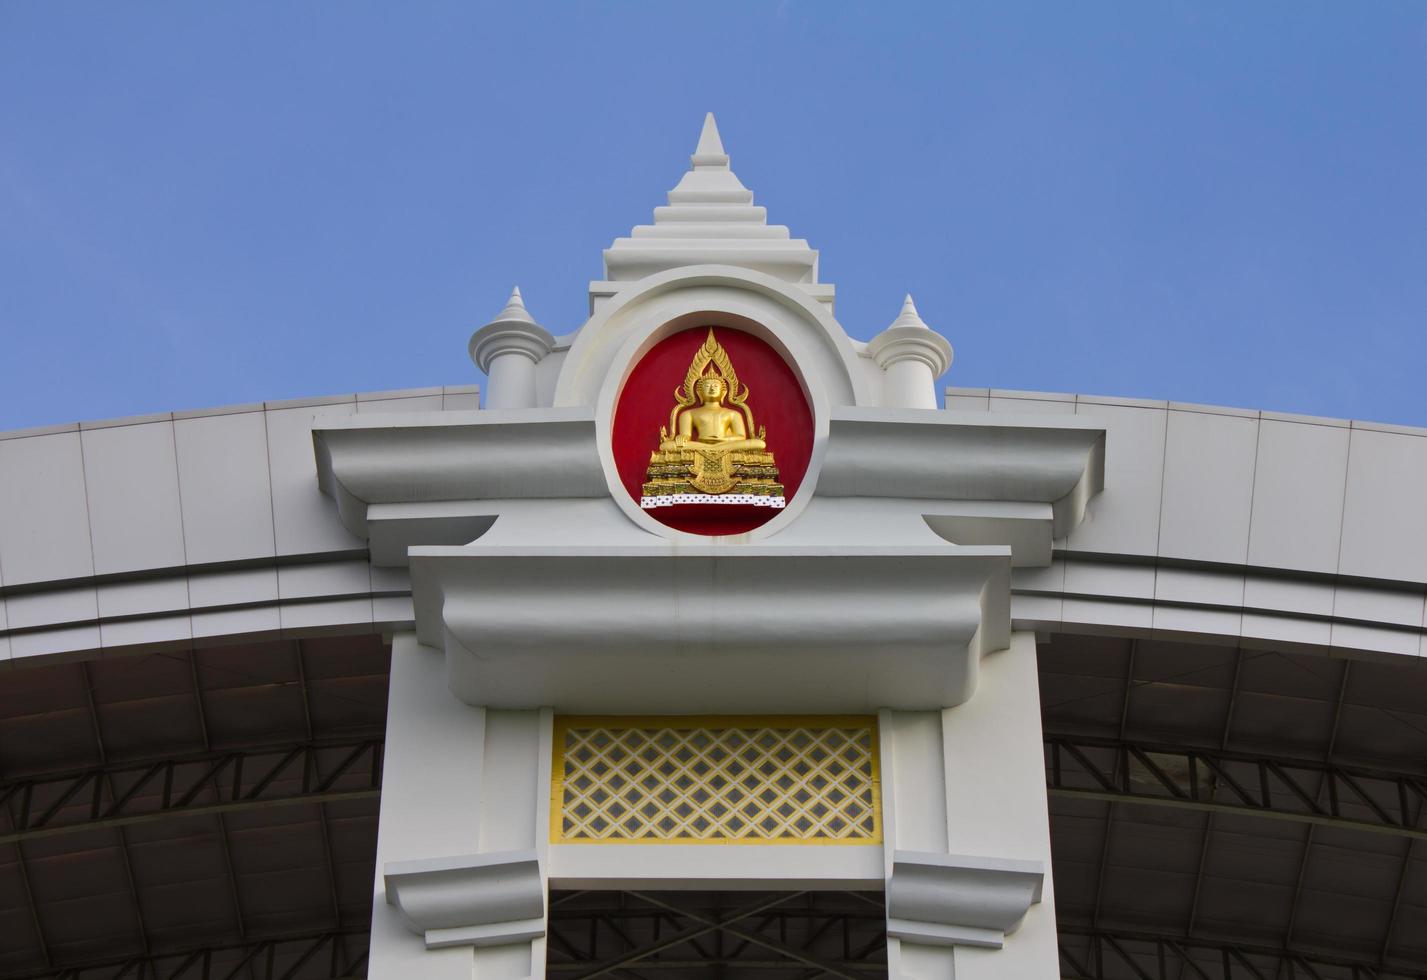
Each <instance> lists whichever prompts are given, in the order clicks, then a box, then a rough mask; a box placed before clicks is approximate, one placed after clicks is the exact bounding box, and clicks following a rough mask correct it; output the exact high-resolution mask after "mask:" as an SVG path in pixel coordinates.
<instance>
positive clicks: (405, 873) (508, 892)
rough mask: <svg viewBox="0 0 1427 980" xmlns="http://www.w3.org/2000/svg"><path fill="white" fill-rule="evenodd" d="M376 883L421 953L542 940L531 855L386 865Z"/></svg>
mask: <svg viewBox="0 0 1427 980" xmlns="http://www.w3.org/2000/svg"><path fill="white" fill-rule="evenodd" d="M382 880H383V883H384V885H385V888H386V901H387V904H388V905H392V906H395V907H396V908H397V910H398V911H400V912H401V917H402V919H403V920H405V922H406V925H407V928H409V929H410V930H411V931H412V932H414V933H416V934H417V935H419V936H422V937H423V938H424V939H425V940H426V948H427V949H439V948H441V947H445V946H499V945H503V944H505V943H514V942H521V941H525V940H530V939H538V938H539V937H541V936H543V935H545V883H544V881H543V880H542V878H541V874H540V862H539V859H538V858H537V857H536V854H535V852H534V851H503V852H500V853H495V854H471V855H461V856H458V857H450V858H432V859H425V860H419V861H391V862H388V863H387V864H386V865H385V866H384V867H383V868H382Z"/></svg>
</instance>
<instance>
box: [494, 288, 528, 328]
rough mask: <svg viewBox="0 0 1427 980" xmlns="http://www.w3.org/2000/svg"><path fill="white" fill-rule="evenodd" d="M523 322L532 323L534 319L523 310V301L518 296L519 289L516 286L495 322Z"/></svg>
mask: <svg viewBox="0 0 1427 980" xmlns="http://www.w3.org/2000/svg"><path fill="white" fill-rule="evenodd" d="M506 320H524V321H525V322H527V323H534V322H535V318H534V317H533V316H531V315H530V312H529V311H528V310H527V309H526V308H525V300H524V298H523V297H522V296H521V295H520V287H519V286H516V287H515V288H514V289H512V290H511V291H510V299H508V300H506V301H505V309H503V310H501V311H500V312H499V313H497V314H496V318H495V321H492V322H501V321H506Z"/></svg>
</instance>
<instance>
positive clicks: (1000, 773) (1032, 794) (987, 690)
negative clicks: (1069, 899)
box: [879, 633, 1060, 980]
mask: <svg viewBox="0 0 1427 980" xmlns="http://www.w3.org/2000/svg"><path fill="white" fill-rule="evenodd" d="M879 730H880V736H881V739H882V779H883V807H884V813H883V829H884V834H885V838H886V840H885V852H886V856H885V861H884V864H885V868H886V875H887V885H886V889H887V890H886V895H887V920H888V921H887V968H888V976H889V977H891V978H892V980H1013V978H1014V980H1056V978H1057V977H1058V976H1059V975H1060V964H1059V954H1058V951H1057V946H1056V928H1055V908H1054V905H1055V903H1054V898H1053V896H1052V894H1051V880H1050V821H1049V815H1048V811H1047V806H1046V792H1045V763H1044V756H1043V749H1042V739H1041V725H1040V695H1039V692H1038V689H1037V673H1036V651H1035V637H1034V635H1032V634H1029V633H1016V634H1013V635H1012V638H1011V644H1010V646H1009V648H1007V649H1005V650H999V651H996V652H994V653H991V654H988V655H987V656H986V657H985V659H984V660H983V661H982V663H981V676H980V681H979V683H978V685H977V690H976V694H975V696H973V697H972V698H971V699H970V700H969V701H967V702H965V703H963V704H961V705H958V706H957V707H955V708H948V709H946V710H944V711H941V712H901V711H883V712H882V713H881V714H880V717H879Z"/></svg>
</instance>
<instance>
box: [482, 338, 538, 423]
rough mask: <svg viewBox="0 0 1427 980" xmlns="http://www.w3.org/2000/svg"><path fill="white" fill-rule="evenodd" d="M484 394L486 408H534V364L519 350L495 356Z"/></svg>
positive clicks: (488, 372)
mask: <svg viewBox="0 0 1427 980" xmlns="http://www.w3.org/2000/svg"><path fill="white" fill-rule="evenodd" d="M485 392H486V408H497V409H499V408H534V407H535V404H536V391H535V361H534V360H533V359H532V358H531V357H529V356H528V355H527V354H526V353H525V351H524V350H521V349H518V348H515V349H507V350H503V351H501V352H500V353H499V354H495V355H492V356H491V359H490V362H489V366H488V367H487V368H486V387H485Z"/></svg>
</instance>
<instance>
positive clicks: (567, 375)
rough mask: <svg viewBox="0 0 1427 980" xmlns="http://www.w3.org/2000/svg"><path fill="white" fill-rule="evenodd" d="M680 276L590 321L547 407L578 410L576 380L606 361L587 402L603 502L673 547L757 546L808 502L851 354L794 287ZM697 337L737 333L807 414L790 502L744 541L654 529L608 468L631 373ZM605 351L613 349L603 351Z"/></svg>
mask: <svg viewBox="0 0 1427 980" xmlns="http://www.w3.org/2000/svg"><path fill="white" fill-rule="evenodd" d="M678 271H679V273H680V275H677V276H651V277H650V281H648V282H646V284H645V285H644V288H641V289H639V290H637V291H636V292H633V293H631V294H630V295H629V296H628V297H623V296H621V297H616V299H615V301H612V306H611V307H610V308H608V309H604V310H601V311H600V313H599V314H597V315H596V316H595V317H592V318H591V320H590V322H589V323H588V324H586V326H585V328H584V329H583V330H581V331H580V335H579V338H578V339H577V340H576V343H575V344H574V346H573V347H571V349H570V353H569V355H568V356H567V358H566V364H565V368H566V369H567V370H562V372H561V379H560V384H559V385H558V386H557V389H556V396H555V403H556V405H560V404H562V403H563V404H570V403H571V401H573V403H575V404H578V403H579V400H581V399H580V396H581V394H582V393H581V392H580V390H579V389H580V388H581V387H582V386H581V385H580V383H579V382H580V380H581V377H580V375H581V373H582V372H581V368H586V369H587V371H586V372H583V373H584V374H585V380H586V382H588V381H590V380H593V379H592V378H590V377H589V375H590V374H592V373H593V372H594V370H598V367H599V366H600V365H597V364H594V363H590V362H593V361H600V360H604V359H605V357H607V358H608V360H607V362H606V363H605V364H604V365H603V367H604V368H605V370H604V371H603V372H602V373H603V378H602V380H601V382H600V385H599V390H598V395H597V397H596V398H595V432H596V442H597V444H598V450H599V455H600V465H601V466H602V467H603V469H604V472H605V479H606V480H607V481H608V483H609V489H610V494H611V496H612V497H613V498H614V500H615V503H616V504H617V505H618V506H619V508H620V509H621V510H623V511H624V513H625V516H627V517H628V518H629V519H630V520H631V521H633V522H634V523H635V524H637V525H638V526H639V527H641V528H643V529H645V530H646V531H649V532H650V533H652V534H656V535H658V536H660V537H663V538H667V539H669V540H672V541H682V542H688V543H701V544H709V543H719V542H728V543H734V542H738V543H745V542H754V541H761V540H763V539H766V538H768V537H771V536H772V535H774V534H777V533H778V532H779V531H780V530H782V529H783V528H785V527H787V526H788V524H790V523H791V522H792V521H795V520H797V518H798V516H799V514H801V513H802V511H803V508H805V507H806V506H807V505H808V501H809V500H811V499H812V496H813V492H814V490H815V488H816V486H817V480H818V475H819V473H820V471H821V469H822V462H823V456H824V454H825V453H826V451H827V434H828V417H829V410H830V407H831V400H830V397H829V396H830V394H831V393H830V392H829V391H828V387H829V386H828V382H831V383H832V386H833V387H834V388H835V389H836V391H835V394H833V397H836V398H837V399H838V401H839V402H841V403H848V402H851V403H854V404H855V403H856V402H857V401H859V400H861V399H860V398H859V397H858V396H859V395H862V394H863V392H861V391H859V390H858V389H859V388H861V387H862V386H861V385H860V384H859V383H858V382H859V381H860V380H861V379H860V378H859V377H858V375H857V374H856V373H854V371H855V368H854V367H853V359H854V358H856V357H857V354H856V352H855V351H854V350H853V349H852V345H851V343H850V342H849V341H848V340H847V336H846V334H844V333H843V332H842V330H841V328H840V327H839V326H838V325H837V323H836V321H834V320H833V319H832V317H831V314H829V313H828V312H827V311H826V309H825V308H822V307H821V304H818V303H816V301H814V300H812V299H811V298H810V297H808V296H807V294H806V293H803V292H802V291H801V290H798V289H797V287H796V286H791V285H789V284H788V283H784V282H782V281H780V280H775V279H773V278H772V277H769V276H763V275H761V274H759V273H753V272H750V271H749V270H746V269H732V268H729V269H726V270H725V269H722V268H717V267H709V268H705V269H684V270H678ZM659 280H662V281H659ZM819 314H820V315H819ZM695 327H722V328H724V329H729V330H740V331H743V332H744V333H749V334H752V335H753V336H755V337H758V338H759V339H760V340H763V341H764V342H765V343H767V344H768V345H769V346H770V347H772V348H773V350H774V351H775V352H776V353H777V354H778V355H779V356H780V357H782V358H783V360H784V361H785V362H786V363H787V365H788V367H789V368H790V369H791V370H792V372H793V376H794V377H795V378H796V379H797V381H798V384H799V386H800V387H801V388H802V391H803V397H804V398H806V399H807V402H808V407H809V408H810V409H811V411H812V416H813V446H812V453H811V455H810V457H809V459H808V468H807V472H806V473H805V474H804V476H803V481H802V484H801V485H800V486H799V487H798V492H797V493H796V494H794V495H793V497H792V498H791V499H789V500H788V502H787V506H785V507H784V508H783V509H782V510H781V511H780V512H779V513H778V514H777V516H776V517H774V518H773V519H772V520H770V521H768V522H767V523H765V524H763V525H761V526H759V527H757V528H754V529H753V530H751V531H747V532H745V533H742V534H733V535H705V534H695V533H693V532H689V531H680V530H678V529H676V528H672V527H669V526H668V525H667V524H664V523H662V522H660V521H658V520H656V519H655V518H654V517H652V516H651V515H650V512H648V511H646V510H644V509H643V508H641V507H640V506H639V501H638V500H635V499H633V498H631V497H630V495H629V493H628V491H627V490H626V489H625V487H624V482H623V480H621V479H620V476H619V471H618V469H617V468H616V467H615V463H614V445H613V427H614V412H615V409H616V407H617V406H618V405H619V398H620V395H621V394H622V393H623V391H624V385H625V382H626V381H627V380H628V378H629V375H630V373H631V372H632V371H633V369H634V366H635V365H636V364H638V363H639V361H640V360H641V359H642V358H643V357H644V355H645V354H647V353H648V352H649V351H650V350H651V349H652V348H653V347H654V345H656V344H658V343H659V342H660V341H661V340H663V339H664V338H666V337H669V336H672V335H673V334H676V333H679V332H682V331H684V330H688V329H692V328H695ZM613 344H617V347H614V349H613V350H612V351H609V348H610V347H611V346H613ZM582 346H583V348H584V349H583V350H582V349H581V348H582ZM601 347H603V348H604V350H601ZM601 354H604V355H605V356H604V357H602V356H601ZM827 375H832V376H831V377H826V376H827ZM567 399H568V400H567ZM584 403H585V404H589V402H588V401H585V402H584Z"/></svg>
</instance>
